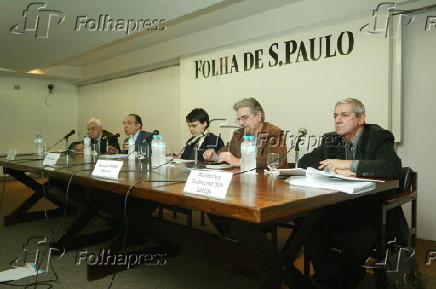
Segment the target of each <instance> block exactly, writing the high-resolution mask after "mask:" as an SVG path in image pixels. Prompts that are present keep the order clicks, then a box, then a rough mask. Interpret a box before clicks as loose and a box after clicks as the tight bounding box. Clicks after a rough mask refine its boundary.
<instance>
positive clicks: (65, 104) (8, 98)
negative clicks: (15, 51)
mask: <svg viewBox="0 0 436 289" xmlns="http://www.w3.org/2000/svg"><path fill="white" fill-rule="evenodd" d="M48 84H54V90H53V93H52V94H51V95H49V96H48V88H47V85H48ZM14 85H19V86H20V89H19V90H15V89H14ZM47 96H48V97H47ZM77 99H78V96H77V88H76V86H75V85H73V84H69V83H67V82H62V81H58V80H47V79H40V78H26V77H9V76H1V77H0V132H1V135H2V141H1V142H0V153H2V154H4V153H8V151H9V150H11V149H16V150H18V152H19V153H32V152H34V144H33V139H34V137H35V134H42V136H43V137H44V138H45V140H46V142H47V143H48V145H54V144H55V143H56V142H57V141H58V140H59V139H61V138H62V137H63V136H64V135H66V134H67V133H68V132H69V131H70V130H72V129H75V130H77V114H78V106H77ZM63 148H64V143H61V144H59V145H58V146H56V147H55V148H54V149H63Z"/></svg>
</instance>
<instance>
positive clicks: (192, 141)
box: [186, 130, 209, 146]
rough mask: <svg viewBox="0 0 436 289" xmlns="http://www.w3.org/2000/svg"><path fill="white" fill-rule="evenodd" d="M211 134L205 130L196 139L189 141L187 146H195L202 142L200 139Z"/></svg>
mask: <svg viewBox="0 0 436 289" xmlns="http://www.w3.org/2000/svg"><path fill="white" fill-rule="evenodd" d="M208 134H209V131H207V130H205V131H203V132H202V133H200V134H199V135H197V136H196V137H194V138H192V139H191V140H190V141H188V142H187V143H186V145H187V146H190V145H193V144H195V143H196V142H198V141H199V140H200V138H202V137H204V136H207V135H208Z"/></svg>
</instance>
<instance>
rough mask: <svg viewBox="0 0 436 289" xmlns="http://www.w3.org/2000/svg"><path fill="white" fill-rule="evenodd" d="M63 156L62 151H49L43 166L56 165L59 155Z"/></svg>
mask: <svg viewBox="0 0 436 289" xmlns="http://www.w3.org/2000/svg"><path fill="white" fill-rule="evenodd" d="M60 156H61V154H60V153H48V154H47V155H46V156H45V158H44V161H43V162H42V165H43V166H54V165H55V164H56V162H57V161H58V159H59V157H60Z"/></svg>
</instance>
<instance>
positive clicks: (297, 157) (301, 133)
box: [295, 128, 307, 168]
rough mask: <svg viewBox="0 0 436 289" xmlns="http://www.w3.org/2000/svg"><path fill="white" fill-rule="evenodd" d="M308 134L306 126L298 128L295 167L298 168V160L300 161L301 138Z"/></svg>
mask: <svg viewBox="0 0 436 289" xmlns="http://www.w3.org/2000/svg"><path fill="white" fill-rule="evenodd" d="M306 134H307V129H306V128H300V129H299V130H298V135H297V140H296V142H295V168H298V161H299V154H300V147H299V146H298V145H299V143H300V141H301V138H302V137H303V136H305V135H306Z"/></svg>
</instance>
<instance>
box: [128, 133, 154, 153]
mask: <svg viewBox="0 0 436 289" xmlns="http://www.w3.org/2000/svg"><path fill="white" fill-rule="evenodd" d="M152 138H153V134H152V133H151V132H148V131H145V130H141V131H140V132H139V134H138V137H137V138H136V142H135V147H136V149H137V148H138V147H140V146H141V147H142V146H148V147H149V148H150V152H151V140H152ZM128 141H129V137H127V138H126V139H125V140H124V143H127V142H128ZM124 143H123V147H124ZM122 153H125V154H126V153H127V150H125V151H124V150H123V151H122Z"/></svg>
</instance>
